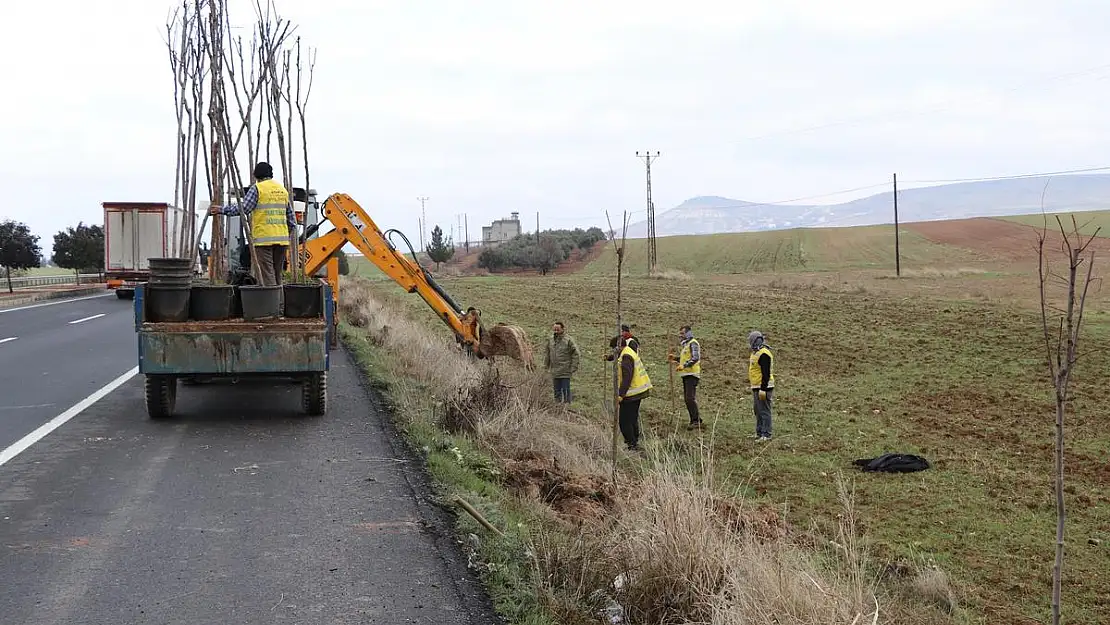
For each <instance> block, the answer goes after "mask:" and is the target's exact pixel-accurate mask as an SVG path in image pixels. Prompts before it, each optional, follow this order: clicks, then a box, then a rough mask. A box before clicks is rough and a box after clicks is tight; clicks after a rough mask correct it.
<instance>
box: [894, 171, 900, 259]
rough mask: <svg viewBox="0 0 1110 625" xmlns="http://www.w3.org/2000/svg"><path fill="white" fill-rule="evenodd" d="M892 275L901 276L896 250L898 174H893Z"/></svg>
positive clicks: (898, 253)
mask: <svg viewBox="0 0 1110 625" xmlns="http://www.w3.org/2000/svg"><path fill="white" fill-rule="evenodd" d="M894 274H895V275H896V276H899V277H901V275H902V254H901V250H899V249H898V174H894Z"/></svg>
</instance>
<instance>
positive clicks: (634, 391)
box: [617, 338, 651, 451]
mask: <svg viewBox="0 0 1110 625" xmlns="http://www.w3.org/2000/svg"><path fill="white" fill-rule="evenodd" d="M639 349H640V344H639V341H637V340H636V339H634V338H627V339H624V349H622V350H621V355H620V364H619V365H618V366H619V367H620V383H619V384H618V386H617V402H618V404H617V415H618V421H619V423H620V428H621V434H622V435H623V436H624V444H625V445H626V446H627V447H628V450H629V451H640V402H641V401H642V400H643V399H644V398H645V397H648V396H649V395H650V394H651V378H649V377H648V374H647V369H646V368H645V367H644V362H643V361H642V360H640V354H639Z"/></svg>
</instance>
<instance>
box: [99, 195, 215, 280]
mask: <svg viewBox="0 0 1110 625" xmlns="http://www.w3.org/2000/svg"><path fill="white" fill-rule="evenodd" d="M101 206H103V207H104V273H105V277H106V278H107V282H108V288H110V289H116V294H117V295H118V296H119V297H120V298H124V297H131V296H133V295H134V293H135V285H137V284H139V283H142V282H145V281H146V280H147V279H149V277H150V263H149V259H151V258H166V257H177V256H182V255H183V254H187V253H188V252H185V251H184V250H182V249H181V247H182V245H181V241H182V239H181V237H182V231H183V230H184V229H186V228H188V227H189V223H188V219H187V213H188V211H186V210H185V209H181V208H178V207H176V206H173V205H171V204H168V203H166V202H103V203H101ZM198 225H199V223H198ZM186 238H188V237H186ZM185 247H186V248H187V249H191V247H192V242H190V241H186V242H185ZM194 262H195V259H194Z"/></svg>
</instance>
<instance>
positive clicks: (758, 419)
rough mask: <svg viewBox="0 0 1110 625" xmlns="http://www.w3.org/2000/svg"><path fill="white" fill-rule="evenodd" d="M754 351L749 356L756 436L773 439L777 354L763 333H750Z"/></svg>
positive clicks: (755, 331) (749, 340)
mask: <svg viewBox="0 0 1110 625" xmlns="http://www.w3.org/2000/svg"><path fill="white" fill-rule="evenodd" d="M748 346H749V347H751V349H752V353H751V356H749V358H748V382H749V383H751V387H752V410H753V411H754V412H755V438H756V440H757V441H769V440H771V394H772V392H773V391H774V390H775V356H774V354H773V353H771V348H770V347H769V346H768V345H767V343H766V342H765V341H764V337H763V333H762V332H760V331H759V330H752V332H751V333H750V334H748Z"/></svg>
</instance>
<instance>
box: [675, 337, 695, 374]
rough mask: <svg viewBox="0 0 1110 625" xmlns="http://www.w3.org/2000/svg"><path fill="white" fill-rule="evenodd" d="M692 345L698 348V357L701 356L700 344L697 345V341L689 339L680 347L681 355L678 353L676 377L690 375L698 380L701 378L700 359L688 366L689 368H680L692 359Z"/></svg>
mask: <svg viewBox="0 0 1110 625" xmlns="http://www.w3.org/2000/svg"><path fill="white" fill-rule="evenodd" d="M694 345H697V346H698V355H699V356H700V355H701V344H700V343H698V340H697V339H690V340H689V341H687V342H686V344H685V345H683V346H682V353H680V354H679V355H678V369H677V370H676V371H678V375H680V376H687V375H692V376H694V377H695V378H700V377H701V359H700V358H699V359H698V361H697V362H695V363H694V364H692V365H690V366H689V367H683V366H682V365H684V364H686V363H687V362H689V361H690V359H691V358H693V357H694V347H693V346H694Z"/></svg>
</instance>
